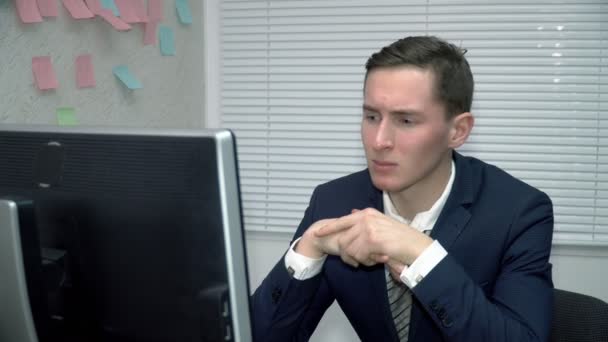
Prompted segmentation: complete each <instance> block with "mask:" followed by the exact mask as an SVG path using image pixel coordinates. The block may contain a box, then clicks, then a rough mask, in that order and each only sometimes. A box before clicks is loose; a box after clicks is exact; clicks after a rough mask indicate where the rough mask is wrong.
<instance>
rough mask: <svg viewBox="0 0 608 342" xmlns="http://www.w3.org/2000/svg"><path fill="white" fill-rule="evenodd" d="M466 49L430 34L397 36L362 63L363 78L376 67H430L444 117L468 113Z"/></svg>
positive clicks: (470, 93) (469, 86)
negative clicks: (397, 38)
mask: <svg viewBox="0 0 608 342" xmlns="http://www.w3.org/2000/svg"><path fill="white" fill-rule="evenodd" d="M465 53H466V50H463V49H461V48H459V47H457V46H456V45H454V44H450V43H448V42H446V41H444V40H442V39H439V38H437V37H433V36H415V37H407V38H402V39H399V40H398V41H396V42H394V43H392V44H390V45H388V46H385V47H383V48H382V49H381V50H380V51H378V52H376V53H374V54H373V55H371V57H370V58H369V59H368V60H367V63H366V64H365V69H366V70H367V71H366V73H365V80H366V81H367V76H368V75H369V73H370V71H372V70H374V69H376V68H393V67H402V66H414V67H418V68H421V69H430V70H431V71H432V73H433V76H434V89H435V90H434V92H435V98H436V99H437V100H439V102H441V103H443V104H444V106H445V109H446V118H452V117H454V116H456V115H458V114H460V113H464V112H470V111H471V103H472V102H473V88H474V81H473V75H472V73H471V68H470V67H469V63H468V62H467V60H466V58H464V54H465Z"/></svg>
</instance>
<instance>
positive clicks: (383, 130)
mask: <svg viewBox="0 0 608 342" xmlns="http://www.w3.org/2000/svg"><path fill="white" fill-rule="evenodd" d="M393 138H394V137H393V128H392V127H391V125H390V122H389V121H388V120H382V121H381V122H380V124H379V125H378V130H377V131H376V141H375V147H376V149H378V150H382V149H387V148H391V147H393Z"/></svg>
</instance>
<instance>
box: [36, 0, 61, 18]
mask: <svg viewBox="0 0 608 342" xmlns="http://www.w3.org/2000/svg"><path fill="white" fill-rule="evenodd" d="M38 9H39V10H40V14H41V15H42V16H43V17H56V16H58V15H59V11H58V10H57V1H56V0H38Z"/></svg>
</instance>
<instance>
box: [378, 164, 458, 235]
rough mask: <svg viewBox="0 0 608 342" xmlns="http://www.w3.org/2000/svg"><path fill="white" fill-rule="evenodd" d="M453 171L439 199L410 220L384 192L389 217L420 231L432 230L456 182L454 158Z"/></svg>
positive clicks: (385, 206) (384, 201) (386, 211)
mask: <svg viewBox="0 0 608 342" xmlns="http://www.w3.org/2000/svg"><path fill="white" fill-rule="evenodd" d="M451 171H452V172H451V173H450V179H449V180H448V184H446V186H445V189H443V193H442V194H441V196H439V198H438V199H437V201H435V203H434V204H433V205H432V206H431V208H430V209H429V210H427V211H423V212H420V213H418V214H416V216H414V219H413V220H412V221H411V222H410V221H409V220H407V219H406V218H404V217H403V216H401V215H399V213H398V212H397V209H396V208H395V206H394V205H393V201H391V198H390V196H389V195H388V192H386V191H383V192H382V201H383V203H384V213H385V214H386V215H388V216H389V217H391V218H393V219H395V220H397V221H399V222H401V223H405V224H407V225H410V226H412V227H413V228H416V229H418V230H419V231H421V232H422V231H426V230H432V229H433V226H435V222H437V219H438V218H439V214H440V213H441V210H443V207H444V205H445V202H446V201H447V199H448V196H449V194H450V192H451V191H452V185H453V184H454V178H456V167H455V165H454V161H453V160H452V170H451Z"/></svg>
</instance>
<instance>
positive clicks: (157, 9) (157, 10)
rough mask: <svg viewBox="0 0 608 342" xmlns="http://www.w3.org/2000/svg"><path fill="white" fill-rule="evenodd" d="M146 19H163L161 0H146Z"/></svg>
mask: <svg viewBox="0 0 608 342" xmlns="http://www.w3.org/2000/svg"><path fill="white" fill-rule="evenodd" d="M148 19H150V21H160V20H163V0H148Z"/></svg>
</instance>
